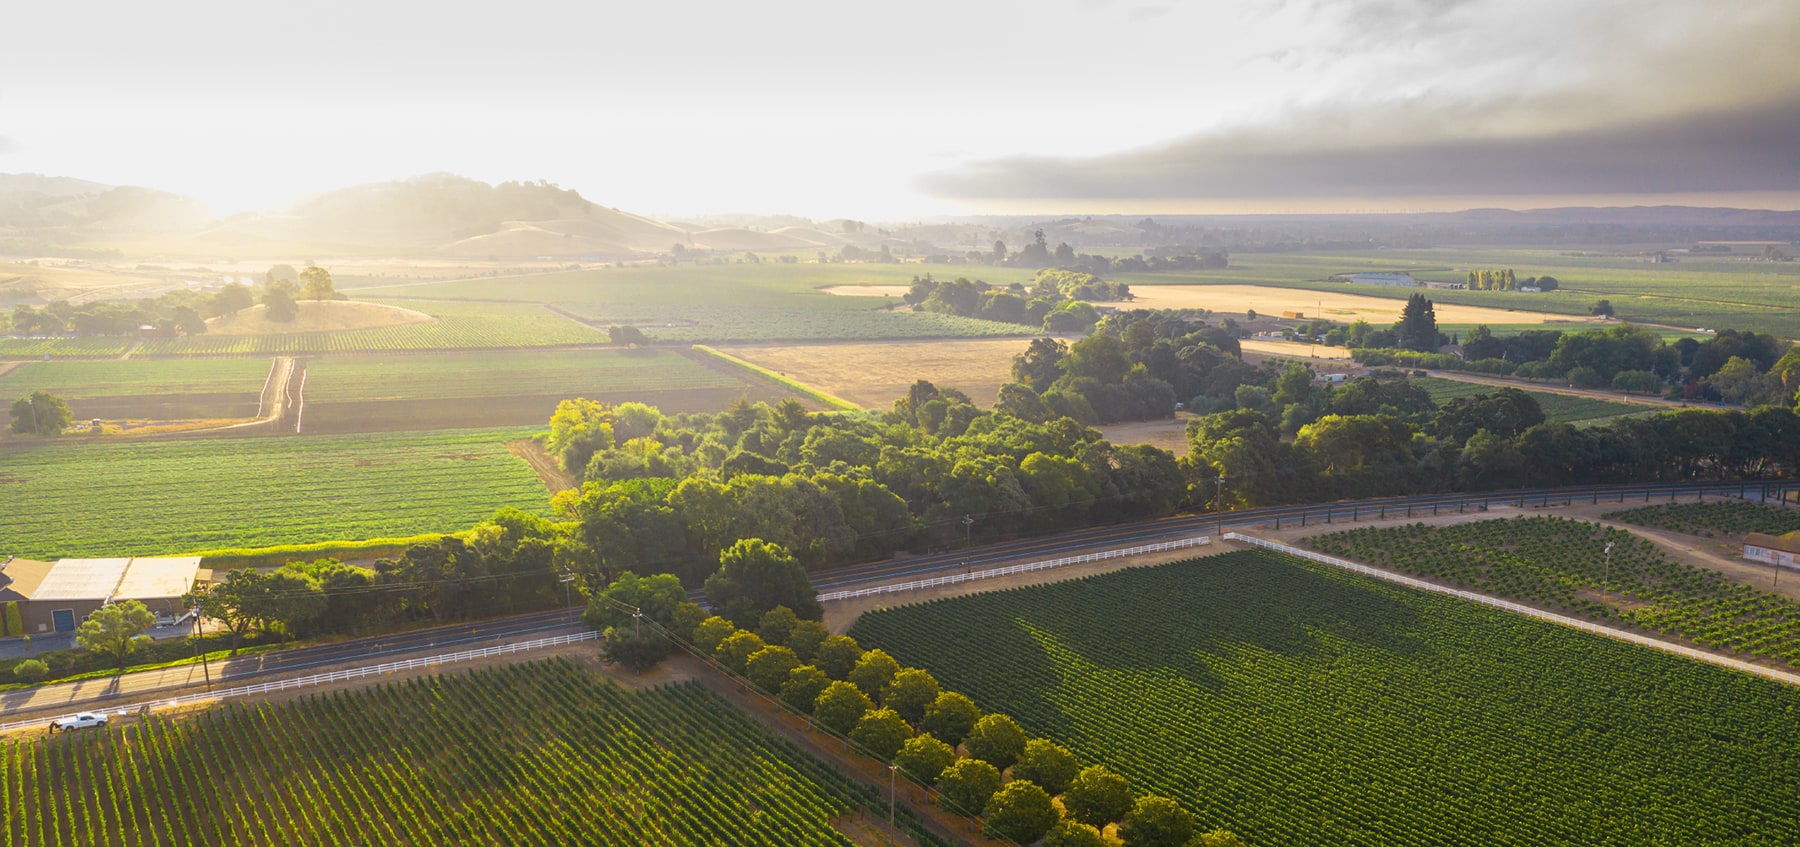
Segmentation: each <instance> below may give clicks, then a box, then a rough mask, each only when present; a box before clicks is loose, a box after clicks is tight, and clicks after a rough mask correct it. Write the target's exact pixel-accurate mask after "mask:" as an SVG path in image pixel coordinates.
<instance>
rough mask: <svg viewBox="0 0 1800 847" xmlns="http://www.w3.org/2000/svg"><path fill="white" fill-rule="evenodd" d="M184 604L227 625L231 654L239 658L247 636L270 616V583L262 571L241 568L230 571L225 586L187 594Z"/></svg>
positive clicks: (217, 583)
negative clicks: (238, 652)
mask: <svg viewBox="0 0 1800 847" xmlns="http://www.w3.org/2000/svg"><path fill="white" fill-rule="evenodd" d="M181 601H182V605H184V606H187V607H189V608H196V607H197V608H199V609H200V614H201V615H202V616H203V617H208V618H212V619H213V620H216V621H219V622H220V623H223V624H225V626H226V628H227V629H230V630H231V652H232V654H233V655H236V654H237V651H238V647H239V646H240V645H241V644H243V641H244V634H245V633H247V632H249V631H250V627H251V626H252V625H253V624H255V623H256V622H257V621H259V620H261V619H262V618H263V617H264V615H265V614H266V612H265V609H266V608H267V606H268V605H269V580H268V578H267V577H266V576H265V575H264V574H263V573H262V572H260V571H256V570H252V569H250V568H238V569H236V570H231V571H227V572H226V573H225V580H224V581H223V582H215V583H213V585H212V586H211V587H210V588H208V589H205V590H204V591H195V592H193V593H190V594H187V595H185V596H183V597H182V598H181Z"/></svg>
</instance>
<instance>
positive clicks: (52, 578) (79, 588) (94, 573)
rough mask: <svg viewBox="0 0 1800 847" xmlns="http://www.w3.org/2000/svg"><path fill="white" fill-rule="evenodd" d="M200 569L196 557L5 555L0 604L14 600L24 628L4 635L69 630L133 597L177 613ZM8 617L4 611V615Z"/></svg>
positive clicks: (1, 566)
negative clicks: (41, 559) (39, 558)
mask: <svg viewBox="0 0 1800 847" xmlns="http://www.w3.org/2000/svg"><path fill="white" fill-rule="evenodd" d="M199 573H200V557H199V556H181V557H172V558H150V557H138V558H117V559H63V560H62V561H59V562H36V561H31V560H28V559H8V560H7V561H6V562H5V563H4V564H0V604H4V605H5V606H7V607H9V608H10V607H11V605H12V604H14V603H17V604H18V606H17V608H18V610H19V620H21V621H22V622H23V624H24V631H23V632H11V631H8V632H7V633H6V634H7V635H34V634H37V633H46V632H71V631H73V630H74V629H75V627H76V626H77V625H79V624H80V623H81V620H82V619H83V618H85V617H87V616H88V614H89V613H90V612H93V611H94V610H95V609H98V608H100V607H101V606H104V605H106V604H108V603H111V602H114V601H118V600H137V601H139V602H141V603H143V604H144V605H145V606H148V607H149V608H150V611H153V612H162V613H167V614H178V613H179V612H180V611H181V595H183V594H186V593H187V592H188V590H189V589H191V588H192V587H193V585H194V579H195V577H197V576H198V575H199ZM10 618H12V615H11V614H7V615H5V617H4V618H3V619H10ZM10 628H11V627H10V625H9V626H8V629H9V630H10Z"/></svg>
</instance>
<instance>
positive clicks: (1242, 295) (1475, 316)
mask: <svg viewBox="0 0 1800 847" xmlns="http://www.w3.org/2000/svg"><path fill="white" fill-rule="evenodd" d="M1346 287H1351V288H1353V286H1346ZM1420 293H1421V294H1424V295H1425V296H1426V297H1430V296H1431V292H1430V291H1429V290H1423V289H1422V290H1421V291H1420ZM1131 296H1132V298H1133V299H1132V300H1130V301H1129V302H1119V303H1095V304H1094V305H1096V306H1113V307H1116V308H1120V309H1208V310H1211V311H1214V312H1225V313H1230V314H1243V313H1244V312H1245V311H1246V310H1252V309H1253V310H1255V311H1256V312H1258V313H1259V314H1264V315H1279V314H1281V313H1283V312H1300V313H1301V314H1304V315H1305V316H1306V318H1307V319H1308V320H1311V319H1313V318H1329V319H1330V320H1333V321H1337V322H1339V323H1349V322H1351V321H1355V320H1357V319H1359V318H1360V319H1362V320H1365V321H1368V322H1369V323H1372V324H1391V323H1393V322H1394V321H1397V320H1399V319H1400V311H1401V310H1402V309H1404V308H1406V301H1405V300H1390V299H1387V298H1385V297H1370V296H1367V295H1363V294H1356V293H1354V291H1343V292H1335V291H1311V290H1306V289H1299V288H1273V287H1270V286H1264V285H1139V286H1135V287H1133V288H1132V289H1131ZM1433 306H1434V308H1435V309H1436V312H1437V319H1438V323H1452V324H1479V323H1486V324H1532V323H1591V322H1594V321H1597V320H1598V319H1597V318H1584V317H1578V316H1574V315H1552V314H1547V313H1544V312H1529V311H1513V310H1511V309H1496V308H1492V307H1487V306H1458V305H1455V304H1451V303H1434V304H1433ZM1321 307H1323V312H1322V313H1321V311H1320V310H1321Z"/></svg>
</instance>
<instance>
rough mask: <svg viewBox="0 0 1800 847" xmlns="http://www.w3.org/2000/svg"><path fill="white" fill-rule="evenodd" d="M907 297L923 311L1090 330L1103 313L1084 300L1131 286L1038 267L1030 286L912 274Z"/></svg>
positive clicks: (1124, 293)
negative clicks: (999, 286)
mask: <svg viewBox="0 0 1800 847" xmlns="http://www.w3.org/2000/svg"><path fill="white" fill-rule="evenodd" d="M903 299H904V301H905V302H906V304H907V305H909V306H911V307H913V309H915V310H918V311H925V312H942V313H945V314H952V315H961V316H963V317H966V318H982V319H985V320H990V321H1001V322H1003V323H1015V324H1025V325H1026V326H1041V327H1043V328H1044V330H1045V331H1046V332H1085V331H1086V330H1087V329H1088V328H1089V327H1092V326H1093V325H1094V322H1095V321H1096V320H1098V319H1099V317H1100V312H1099V310H1097V309H1095V308H1094V307H1093V306H1091V305H1089V304H1088V303H1086V302H1082V301H1086V300H1129V299H1131V288H1130V286H1127V285H1126V284H1125V283H1122V282H1118V283H1114V282H1106V281H1104V280H1102V279H1100V278H1099V277H1096V276H1094V275H1093V274H1089V273H1079V272H1074V271H1064V270H1042V271H1039V272H1038V274H1037V278H1036V279H1035V280H1034V281H1033V282H1032V285H1031V287H1030V288H1027V287H1025V285H1024V284H1023V283H1016V282H1015V283H1013V284H1012V285H1009V286H1006V287H1005V288H998V287H995V286H991V285H989V284H987V283H986V282H983V281H981V280H973V281H971V280H969V279H965V278H963V277H957V278H956V279H954V280H950V281H947V282H940V281H938V280H936V279H933V278H932V276H931V275H930V274H926V275H924V276H922V277H920V276H915V277H913V281H912V287H911V288H909V289H908V290H907V292H906V294H905V296H904V297H903Z"/></svg>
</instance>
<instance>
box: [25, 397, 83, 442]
mask: <svg viewBox="0 0 1800 847" xmlns="http://www.w3.org/2000/svg"><path fill="white" fill-rule="evenodd" d="M73 423H75V413H74V412H71V411H69V404H68V403H65V402H63V399H62V398H61V397H58V396H56V395H54V394H51V393H50V392H48V391H33V392H31V395H30V396H28V397H20V398H19V399H17V400H14V401H13V404H12V431H13V432H17V433H20V434H24V433H31V434H32V435H61V434H63V430H66V429H68V428H69V426H70V425H71V424H73Z"/></svg>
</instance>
